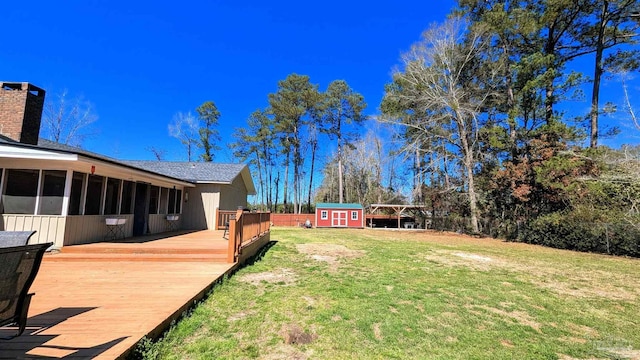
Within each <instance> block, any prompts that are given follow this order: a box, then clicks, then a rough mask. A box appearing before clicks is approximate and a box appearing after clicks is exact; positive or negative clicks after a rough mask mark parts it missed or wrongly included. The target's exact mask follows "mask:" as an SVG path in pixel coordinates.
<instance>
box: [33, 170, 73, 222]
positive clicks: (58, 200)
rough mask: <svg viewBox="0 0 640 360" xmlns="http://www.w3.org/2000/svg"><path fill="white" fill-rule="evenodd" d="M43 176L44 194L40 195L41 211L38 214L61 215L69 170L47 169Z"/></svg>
mask: <svg viewBox="0 0 640 360" xmlns="http://www.w3.org/2000/svg"><path fill="white" fill-rule="evenodd" d="M42 177H43V181H42V196H40V211H39V212H38V214H42V215H61V214H62V199H64V183H65V180H66V178H67V172H66V171H60V170H45V171H43V172H42Z"/></svg>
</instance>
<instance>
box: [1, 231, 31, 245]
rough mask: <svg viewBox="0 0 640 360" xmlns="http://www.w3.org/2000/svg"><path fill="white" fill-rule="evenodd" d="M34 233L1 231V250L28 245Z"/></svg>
mask: <svg viewBox="0 0 640 360" xmlns="http://www.w3.org/2000/svg"><path fill="white" fill-rule="evenodd" d="M35 233H36V232H35V230H34V231H0V248H3V247H11V246H20V245H27V244H28V243H29V238H30V237H32V236H33V234H35Z"/></svg>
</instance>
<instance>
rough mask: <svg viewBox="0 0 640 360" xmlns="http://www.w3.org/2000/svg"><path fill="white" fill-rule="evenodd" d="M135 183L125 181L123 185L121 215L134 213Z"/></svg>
mask: <svg viewBox="0 0 640 360" xmlns="http://www.w3.org/2000/svg"><path fill="white" fill-rule="evenodd" d="M132 204H133V182H132V181H125V182H124V183H123V184H122V205H120V214H131V213H133V207H132Z"/></svg>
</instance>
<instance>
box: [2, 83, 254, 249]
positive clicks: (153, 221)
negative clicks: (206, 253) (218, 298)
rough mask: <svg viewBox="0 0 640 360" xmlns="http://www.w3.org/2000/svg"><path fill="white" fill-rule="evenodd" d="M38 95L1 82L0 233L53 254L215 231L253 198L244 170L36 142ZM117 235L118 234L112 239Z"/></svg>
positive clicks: (238, 166)
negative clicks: (50, 247)
mask: <svg viewBox="0 0 640 360" xmlns="http://www.w3.org/2000/svg"><path fill="white" fill-rule="evenodd" d="M44 96H45V91H44V90H42V89H40V88H38V87H36V86H34V85H32V84H29V83H7V82H0V230H14V231H17V230H36V231H37V233H36V235H34V237H32V238H31V241H30V242H32V243H44V242H50V241H51V242H54V243H55V246H57V247H62V246H65V245H72V244H82V243H89V242H97V241H103V240H105V239H108V238H110V237H115V236H120V237H129V236H138V235H144V234H155V233H161V232H165V231H169V230H176V229H184V230H204V229H215V228H216V227H217V225H218V224H217V222H218V219H217V216H216V212H217V209H226V210H235V209H237V208H238V207H240V206H242V207H245V206H246V203H247V196H248V195H252V194H255V186H254V183H253V180H252V178H251V174H250V172H249V169H248V167H247V166H246V165H243V164H217V163H197V162H196V163H193V162H161V161H124V160H116V159H113V158H110V157H107V156H103V155H100V154H96V153H92V152H89V151H86V150H82V149H79V148H75V147H70V146H67V145H63V144H58V143H54V142H51V141H48V140H45V139H41V138H39V132H40V122H41V116H42V109H43V105H44ZM114 230H117V232H114Z"/></svg>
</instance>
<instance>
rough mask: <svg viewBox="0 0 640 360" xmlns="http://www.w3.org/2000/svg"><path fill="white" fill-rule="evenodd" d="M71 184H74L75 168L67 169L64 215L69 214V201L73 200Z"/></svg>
mask: <svg viewBox="0 0 640 360" xmlns="http://www.w3.org/2000/svg"><path fill="white" fill-rule="evenodd" d="M71 184H73V170H67V177H66V178H65V180H64V197H63V198H62V213H61V214H60V215H62V216H68V215H69V202H70V200H71Z"/></svg>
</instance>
